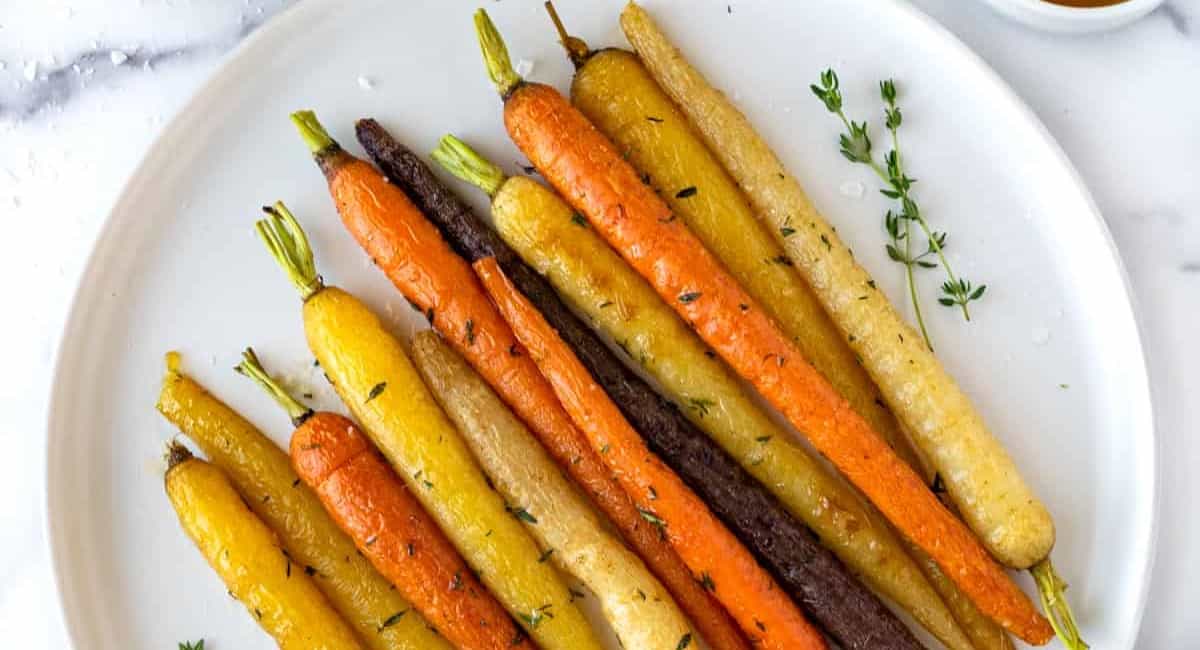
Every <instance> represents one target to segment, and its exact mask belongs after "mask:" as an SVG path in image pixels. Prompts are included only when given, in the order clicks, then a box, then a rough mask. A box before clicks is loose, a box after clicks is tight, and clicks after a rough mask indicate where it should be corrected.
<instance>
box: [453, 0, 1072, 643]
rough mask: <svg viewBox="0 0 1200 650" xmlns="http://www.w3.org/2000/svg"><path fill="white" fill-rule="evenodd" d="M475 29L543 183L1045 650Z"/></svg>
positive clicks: (1013, 599)
mask: <svg viewBox="0 0 1200 650" xmlns="http://www.w3.org/2000/svg"><path fill="white" fill-rule="evenodd" d="M476 27H477V30H478V32H479V36H480V42H481V45H482V47H483V50H484V57H485V60H486V62H487V64H488V71H489V74H490V76H491V77H492V81H493V82H494V83H495V84H496V86H497V88H498V90H499V91H500V94H501V96H502V97H504V99H505V102H504V122H505V127H506V128H507V129H508V132H509V135H510V137H511V138H512V139H513V141H514V142H515V143H516V144H517V146H518V148H520V149H521V150H522V151H523V152H524V153H525V155H526V157H528V158H529V160H530V162H531V163H533V165H534V166H535V167H537V168H538V170H539V171H540V172H541V174H542V176H543V177H544V178H546V179H547V180H548V181H549V182H550V184H551V185H553V186H554V187H555V189H556V190H558V192H559V194H561V195H562V196H563V197H565V198H566V199H567V200H568V201H569V202H570V203H571V204H572V205H573V206H574V207H575V209H576V210H578V211H579V212H580V213H581V214H582V215H583V216H584V217H586V218H587V219H588V221H589V222H590V223H591V224H592V225H593V227H595V228H596V230H597V232H599V233H600V234H601V235H602V236H603V237H604V238H605V239H606V240H608V242H609V244H610V245H612V246H613V248H615V249H616V250H617V251H618V252H619V253H621V255H622V256H623V257H624V258H625V259H626V261H627V262H629V264H630V265H631V266H633V267H634V269H636V270H637V271H638V272H639V273H641V274H642V275H643V277H645V278H646V279H647V280H649V282H650V284H651V285H652V286H654V288H655V290H656V291H658V293H659V295H660V296H662V298H663V300H665V301H667V303H668V304H670V305H671V306H672V308H674V309H675V310H676V312H677V313H679V314H680V316H681V317H683V319H684V320H686V321H687V322H688V323H689V324H690V325H691V326H692V327H693V328H694V329H695V330H696V332H697V333H698V334H700V336H701V338H703V339H704V340H705V341H706V342H707V343H708V344H709V345H710V346H711V347H712V348H713V350H714V351H716V352H717V353H718V354H719V355H721V357H722V358H724V359H725V361H726V363H728V364H729V365H730V366H731V367H732V368H733V369H734V370H735V371H737V372H738V374H740V375H741V376H742V377H743V378H745V379H747V380H748V381H749V382H750V383H751V384H752V385H754V386H755V387H756V388H757V389H758V391H759V392H760V393H761V394H762V395H763V396H764V397H765V398H767V400H768V401H769V402H770V403H771V404H772V405H773V406H774V407H775V408H777V409H778V410H779V411H780V412H782V413H783V415H784V416H785V417H787V419H788V420H790V421H791V423H792V424H793V425H795V426H796V428H798V429H800V430H801V431H803V432H804V433H805V435H806V436H807V437H808V440H809V441H810V442H812V444H813V446H814V447H816V448H817V450H818V451H820V452H821V453H822V454H824V455H825V456H826V457H827V458H829V459H830V460H831V461H832V462H833V463H834V465H835V466H837V468H838V469H839V470H841V472H842V473H843V474H844V475H845V476H846V477H847V478H848V479H850V481H851V482H852V483H854V484H855V485H856V486H857V487H858V488H859V489H860V490H862V491H863V493H865V494H866V495H867V497H868V498H869V499H871V501H872V502H873V503H874V504H875V505H876V507H877V508H879V510H880V512H882V513H883V515H884V516H885V517H887V519H888V520H889V521H890V522H891V523H892V525H894V526H895V527H896V528H897V529H898V530H899V531H900V532H901V533H902V534H904V535H905V536H907V537H908V538H909V539H910V540H911V541H913V542H914V543H916V544H917V545H918V546H920V547H921V548H922V549H923V550H924V551H926V552H927V553H929V554H930V556H931V557H933V558H934V559H935V560H937V562H938V565H939V566H941V567H942V569H943V570H944V571H945V572H946V573H947V574H949V575H951V576H953V578H954V580H955V582H956V583H957V584H958V585H959V587H960V588H962V590H963V591H964V592H965V593H966V594H968V595H969V596H970V597H971V598H972V600H973V601H975V603H976V604H977V605H978V606H979V608H980V609H981V610H982V611H983V612H985V613H986V614H988V615H989V616H990V617H992V618H993V619H994V620H996V622H998V623H1000V624H1001V625H1002V626H1004V627H1005V628H1006V629H1008V630H1009V631H1011V632H1013V633H1014V634H1016V635H1017V636H1019V637H1021V638H1023V639H1025V640H1026V641H1029V642H1031V643H1039V644H1040V643H1046V642H1047V641H1049V640H1050V638H1052V637H1053V630H1052V629H1051V628H1050V625H1049V623H1048V622H1047V621H1046V619H1045V618H1043V617H1042V616H1041V614H1040V613H1038V611H1037V609H1036V608H1035V607H1034V606H1033V603H1032V602H1030V600H1029V598H1028V597H1027V596H1026V595H1025V594H1024V593H1022V592H1021V590H1020V589H1019V588H1018V587H1017V586H1016V584H1015V583H1013V581H1012V580H1011V579H1010V578H1009V577H1008V576H1007V575H1006V574H1005V573H1004V571H1003V570H1002V569H1001V568H1000V566H999V565H997V564H996V563H995V561H994V560H992V558H991V557H990V556H989V555H988V554H987V551H986V550H984V548H983V547H982V546H981V545H980V544H979V542H978V540H976V539H975V538H974V537H973V536H972V535H971V533H970V531H969V530H968V529H967V528H966V526H965V525H963V523H962V522H961V521H959V520H958V519H957V518H955V517H954V515H953V514H951V513H950V512H949V511H948V510H947V509H946V508H945V506H943V505H942V503H941V502H940V501H939V500H938V499H937V497H936V496H935V495H934V494H933V492H932V491H930V489H929V487H928V486H926V485H925V483H924V481H922V480H921V478H920V477H919V476H918V475H917V473H916V472H915V471H914V470H913V469H912V468H911V467H909V466H908V465H907V464H905V463H904V461H902V460H901V459H900V458H899V457H897V456H896V453H895V452H894V451H893V450H892V449H891V448H890V447H889V446H888V445H887V443H886V442H884V441H883V440H882V439H881V438H880V437H879V436H878V434H876V433H875V432H874V431H872V430H871V428H870V425H868V424H867V422H866V421H865V420H863V418H862V417H861V416H860V415H858V414H857V413H855V412H854V410H853V409H852V408H851V407H850V405H849V403H847V402H846V400H845V398H843V397H842V396H841V395H839V394H838V393H837V392H836V391H835V390H834V389H833V388H832V387H831V386H830V385H829V382H828V381H826V380H825V379H824V378H823V377H821V375H820V374H819V373H817V372H816V371H815V370H813V368H812V366H810V365H808V363H807V362H806V361H804V357H803V355H801V354H800V353H799V351H798V350H797V349H796V347H795V345H794V344H793V343H792V342H791V341H790V340H789V339H788V338H787V337H786V336H785V335H784V334H783V333H782V332H781V331H780V330H779V327H778V326H777V325H776V324H775V323H774V321H772V320H771V319H770V317H768V316H767V314H766V313H765V312H764V311H763V310H762V308H761V307H759V306H758V305H757V303H756V302H755V301H754V299H753V298H751V297H750V296H749V295H748V294H747V293H746V292H745V290H743V289H742V288H741V287H740V286H739V285H738V284H737V283H736V282H735V281H734V280H733V279H732V278H731V277H730V276H729V275H728V273H727V272H726V271H725V270H724V268H723V267H722V266H721V265H720V263H718V262H717V261H716V259H715V258H714V257H713V256H712V254H711V253H709V252H708V250H707V249H705V248H704V246H703V244H701V243H700V241H699V240H698V239H696V237H695V236H694V235H692V234H691V233H690V232H689V231H688V230H687V229H686V227H685V226H683V224H681V223H680V222H679V221H678V220H677V219H676V218H675V217H674V216H673V215H672V214H671V211H670V210H669V209H668V208H667V206H666V204H664V203H663V201H662V199H660V198H659V197H658V195H657V194H655V193H654V191H653V190H652V189H650V188H649V187H647V186H646V185H645V184H644V183H642V181H641V179H640V178H639V176H638V175H637V172H636V171H634V170H633V168H632V167H630V166H629V164H628V163H627V162H626V161H625V160H624V159H623V158H622V157H621V155H620V153H618V152H617V150H616V149H615V148H614V147H613V145H612V143H610V142H609V141H608V140H607V139H606V138H605V137H604V136H603V135H601V134H600V133H599V132H598V131H597V130H596V128H595V127H594V126H592V124H591V123H590V122H588V121H587V118H585V117H584V116H583V115H582V114H581V113H579V111H578V110H576V109H575V108H574V107H572V106H571V105H570V103H569V102H568V101H567V100H566V98H564V97H563V96H562V95H561V94H559V93H558V91H556V90H554V89H553V88H551V87H549V86H545V85H542V84H532V83H527V82H524V81H523V80H522V79H521V78H520V77H519V76H518V75H517V74H516V73H515V72H514V71H513V69H512V65H511V63H509V60H508V54H507V52H506V51H505V48H504V44H503V41H502V40H501V39H500V36H499V34H498V33H497V32H496V30H495V27H494V26H493V25H492V24H491V21H490V20H488V19H487V16H486V13H484V12H483V11H482V10H480V11H479V12H477V13H476Z"/></svg>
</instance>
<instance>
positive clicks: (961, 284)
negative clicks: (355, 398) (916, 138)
mask: <svg viewBox="0 0 1200 650" xmlns="http://www.w3.org/2000/svg"><path fill="white" fill-rule="evenodd" d="M819 82H820V83H819V84H813V85H812V86H810V88H811V89H812V91H813V94H814V95H816V96H817V98H818V99H820V100H821V102H822V103H823V104H825V108H826V110H828V111H829V112H830V113H833V114H834V115H836V116H837V117H838V118H839V119H840V120H841V122H842V126H844V127H845V129H846V130H845V132H843V133H842V134H840V135H839V136H838V145H839V147H840V151H841V153H842V156H844V157H845V158H846V160H849V161H850V162H852V163H859V164H863V165H866V166H868V167H870V168H871V170H872V171H874V172H875V174H876V175H877V176H879V178H880V179H881V180H883V182H884V183H885V184H886V187H885V188H883V189H880V190H879V191H880V193H882V194H883V195H884V196H886V197H888V198H890V199H894V200H895V201H896V202H897V203H898V204H899V207H898V210H896V211H893V210H888V211H887V213H886V214H885V215H884V228H885V229H886V230H887V233H888V236H889V238H890V240H891V241H890V242H889V243H888V244H887V245H886V250H887V254H888V257H889V258H891V259H892V260H893V261H895V262H897V263H898V264H901V265H903V266H904V270H905V276H906V280H907V282H908V290H909V297H910V299H911V301H912V305H913V311H914V313H915V314H916V317H917V324H918V325H919V326H920V328H921V335H922V336H923V337H924V338H925V345H927V346H928V347H929V349H930V350H932V349H933V342H932V340H930V337H929V331H928V330H927V328H926V327H925V319H924V316H923V315H922V313H921V303H920V300H919V298H918V296H917V287H916V283H915V281H914V273H913V271H914V269H932V268H937V267H938V266H941V267H942V270H943V271H944V272H945V274H946V281H945V282H944V283H942V295H941V297H939V298H938V303H939V304H941V305H944V306H946V307H951V308H954V307H957V308H958V309H960V310H961V311H962V314H963V318H964V319H966V320H968V321H970V320H971V312H970V311H969V309H968V307H967V306H968V304H969V303H971V302H974V301H976V300H979V299H980V298H982V297H983V294H984V292H985V291H987V285H982V284H981V285H979V286H978V287H976V286H973V285H972V284H971V282H970V281H968V280H966V279H965V278H962V277H960V276H957V275H955V274H954V271H953V269H951V268H950V262H949V261H948V260H947V259H946V255H945V250H946V233H944V232H938V231H936V230H933V228H932V227H930V225H929V221H928V220H926V218H925V215H924V214H922V212H921V209H920V206H918V205H917V202H916V200H915V199H914V198H913V197H912V193H911V190H912V186H913V184H914V183H916V179H914V178H911V177H910V176H908V174H906V173H905V170H904V163H903V159H902V158H901V156H900V139H899V136H898V132H899V130H900V125H901V124H902V123H903V121H904V116H903V114H902V113H901V112H900V107H899V106H898V105H897V104H896V83H895V82H894V81H893V80H891V79H887V80H885V81H881V82H879V95H880V97H881V98H882V100H883V104H884V108H883V114H884V126H885V127H886V128H887V131H888V133H889V134H890V135H891V150H890V151H888V152H887V154H886V155H884V157H883V160H882V162H880V161H878V160H876V158H875V155H874V153H873V152H872V145H871V137H870V135H869V133H868V127H867V123H866V121H863V122H854V121H853V120H850V119H848V118H847V117H846V113H845V111H844V110H843V108H842V93H841V90H840V89H839V87H838V78H837V73H835V72H834V71H833V70H832V69H830V70H826V71H824V72H822V73H821V76H820V80H819ZM913 223H916V224H917V226H918V227H919V228H920V229H921V232H922V233H923V234H924V236H925V250H924V251H922V252H920V253H916V252H915V251H914V250H913V243H912V239H913V238H912V224H913ZM822 240H823V241H824V242H825V244H826V246H829V245H830V243H829V241H828V240H827V238H825V237H824V236H822ZM935 259H936V261H934V260H935Z"/></svg>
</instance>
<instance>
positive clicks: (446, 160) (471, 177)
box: [430, 134, 508, 196]
mask: <svg viewBox="0 0 1200 650" xmlns="http://www.w3.org/2000/svg"><path fill="white" fill-rule="evenodd" d="M430 157H431V158H433V160H434V161H435V162H436V163H437V164H439V165H441V166H442V167H443V168H445V170H446V171H448V172H450V173H451V174H454V175H455V176H456V177H458V178H460V179H462V180H464V181H467V182H468V183H470V184H472V185H475V186H476V187H478V188H479V189H481V190H483V191H484V192H487V195H488V196H495V195H496V192H498V191H500V186H501V185H504V181H506V180H508V179H507V177H506V176H505V175H504V171H503V170H501V169H500V168H499V167H498V166H496V165H495V164H494V163H492V162H491V161H489V160H488V159H486V158H484V157H483V156H481V155H480V154H479V153H478V152H477V151H475V150H474V149H472V148H471V147H470V146H468V145H467V143H465V142H463V141H462V140H459V139H458V138H456V137H454V136H453V135H450V134H446V135H444V136H442V139H441V140H439V141H438V146H437V148H436V149H434V150H433V153H431V154H430Z"/></svg>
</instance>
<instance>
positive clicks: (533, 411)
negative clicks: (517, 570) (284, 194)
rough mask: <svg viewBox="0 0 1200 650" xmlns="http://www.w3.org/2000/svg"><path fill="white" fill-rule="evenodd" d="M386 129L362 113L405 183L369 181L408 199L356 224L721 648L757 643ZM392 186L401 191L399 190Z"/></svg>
mask: <svg viewBox="0 0 1200 650" xmlns="http://www.w3.org/2000/svg"><path fill="white" fill-rule="evenodd" d="M384 136H386V133H384V132H383V131H382V128H380V127H379V126H378V124H376V123H374V122H373V121H370V120H364V121H361V122H359V124H358V137H359V140H360V141H362V143H363V145H364V147H365V148H366V149H367V150H368V151H370V152H371V154H372V155H373V156H374V157H375V159H376V160H377V161H379V162H380V164H381V166H382V167H384V168H385V169H386V170H388V172H389V174H391V175H392V177H393V178H394V179H396V184H392V183H388V182H386V181H385V179H384V178H383V177H380V176H376V177H372V178H370V179H369V182H370V185H369V186H368V187H369V190H370V192H371V193H372V195H373V196H381V197H389V201H390V202H391V203H393V204H395V205H396V206H404V207H403V209H401V207H395V209H393V210H391V211H389V212H386V213H385V212H381V211H376V210H369V209H367V208H370V206H364V208H363V211H361V212H359V211H354V212H351V211H346V212H343V213H342V219H343V222H344V223H345V224H346V226H347V228H348V229H349V230H350V232H351V234H353V235H354V237H355V239H357V240H358V242H359V244H360V245H362V246H363V248H364V249H366V251H367V253H368V254H369V255H370V256H371V257H372V258H373V259H375V260H376V262H377V263H378V265H379V268H380V269H381V270H383V271H384V273H386V274H387V276H388V278H389V279H391V281H392V283H393V284H395V285H396V287H397V288H398V289H399V290H400V292H401V293H403V294H404V296H405V297H406V298H407V299H408V300H409V301H410V302H411V303H412V304H413V305H414V306H415V307H416V308H417V309H418V310H420V311H421V312H422V313H424V314H425V315H426V317H427V318H429V320H430V324H431V325H433V328H434V329H435V330H437V331H438V332H439V333H441V335H442V337H443V338H444V339H445V340H446V341H447V342H448V343H449V344H450V345H451V347H453V348H454V349H455V350H456V351H457V352H458V353H459V354H461V355H463V357H464V358H465V359H466V360H467V361H468V362H469V363H470V364H471V366H472V367H474V368H475V370H476V371H477V372H479V374H480V375H481V376H482V377H483V378H484V379H485V380H486V381H487V382H488V383H489V384H490V385H491V386H492V388H493V389H494V390H495V391H496V393H497V394H498V395H500V397H501V398H502V399H503V400H504V401H505V402H506V403H507V404H508V405H509V407H510V408H512V409H513V411H514V412H515V413H516V414H517V415H518V416H519V417H520V418H521V419H522V420H524V422H525V424H526V425H527V426H528V427H529V429H530V431H531V432H532V433H533V434H534V435H535V436H537V438H538V440H539V441H540V442H541V443H542V445H543V446H544V447H545V448H546V450H547V451H548V452H550V455H551V456H553V457H554V459H555V461H556V462H557V463H558V464H559V465H560V466H561V467H562V468H563V469H564V470H565V471H566V472H567V473H568V475H569V476H571V478H572V479H574V480H575V482H576V483H578V484H579V485H580V486H581V487H582V488H583V489H584V490H585V491H586V492H587V494H588V495H589V496H590V497H591V499H592V501H593V502H594V503H595V504H596V506H597V507H598V508H599V509H600V510H601V511H602V512H603V513H604V514H605V515H607V516H608V518H609V519H610V520H611V521H612V522H613V523H614V524H615V525H616V527H617V529H618V530H619V531H620V532H621V535H622V536H623V537H624V538H625V541H626V542H628V543H629V545H630V546H631V547H632V548H633V550H634V551H635V552H636V553H637V554H638V555H640V556H641V558H642V559H643V560H644V561H645V562H646V565H647V566H648V567H649V568H650V570H651V571H652V572H654V574H655V575H656V576H657V577H658V579H659V580H661V581H662V582H663V584H664V585H665V586H666V588H667V590H668V591H669V592H670V593H671V595H672V596H674V597H675V602H677V603H678V604H679V606H680V608H681V609H683V611H684V613H685V614H687V615H688V617H689V618H690V619H691V620H692V623H693V624H694V625H695V627H696V628H697V630H699V632H700V635H701V636H702V637H703V638H704V640H705V641H706V642H707V643H708V645H709V646H710V647H712V648H713V649H714V650H744V649H746V648H748V646H747V644H746V641H745V640H744V639H743V638H742V636H741V634H740V633H739V632H738V629H737V626H735V625H734V624H733V622H732V621H731V620H730V619H729V616H728V614H727V613H725V611H724V610H723V608H722V607H721V606H720V604H718V603H717V602H716V601H715V600H713V599H712V597H711V595H710V594H708V593H705V591H704V590H703V589H701V588H700V586H699V585H698V584H697V583H696V581H695V580H694V579H693V578H692V575H691V573H690V572H689V571H688V569H687V566H686V565H684V564H683V562H682V561H681V560H680V559H679V557H678V555H676V554H675V552H674V551H672V550H671V547H670V545H669V544H667V543H666V541H665V540H663V539H661V538H660V537H659V536H658V534H657V531H656V530H655V529H654V527H653V526H651V525H650V524H648V523H647V522H646V521H645V520H644V519H642V517H641V516H640V515H639V514H638V511H637V508H636V507H634V504H633V501H631V500H630V498H629V497H628V496H627V495H626V494H625V492H624V491H623V490H622V489H621V486H620V485H618V484H617V482H616V480H615V479H614V478H613V477H612V476H611V475H610V474H609V472H608V470H607V469H605V467H604V465H603V463H602V462H601V461H600V459H599V457H598V456H597V455H596V453H595V452H594V451H592V449H591V447H589V446H588V443H587V441H586V440H585V439H584V437H583V435H582V434H581V433H580V432H579V431H578V430H577V429H576V428H575V427H574V425H572V424H571V420H570V418H568V417H567V414H566V413H564V412H563V410H562V407H561V406H560V405H559V403H558V400H557V398H556V397H555V396H554V391H553V389H552V388H551V387H550V385H549V384H548V383H547V382H546V380H545V378H544V377H542V375H541V374H540V373H539V372H538V369H537V366H535V365H534V364H533V362H532V361H531V360H530V359H529V358H528V357H527V356H526V355H524V354H522V353H521V349H520V344H518V343H517V340H516V338H515V337H514V336H513V333H512V330H511V329H509V327H508V324H507V323H505V322H504V318H503V317H502V316H501V315H500V314H499V312H497V311H496V308H495V306H493V305H492V303H491V302H490V301H489V299H488V297H487V294H486V293H485V292H484V290H483V287H481V286H480V284H479V281H478V279H476V278H475V275H474V273H473V272H472V271H471V268H470V267H469V266H468V265H467V263H466V262H465V261H464V260H463V259H462V258H461V257H459V256H457V255H455V254H454V251H453V250H451V248H450V247H449V246H448V245H447V243H446V242H445V241H444V240H443V239H442V238H441V236H440V235H439V233H438V229H437V227H435V226H434V225H433V224H431V223H430V222H429V221H428V220H427V219H426V217H425V216H423V215H422V214H421V213H420V212H419V211H418V210H417V209H416V208H415V207H413V206H412V205H411V203H409V202H408V199H407V198H405V197H404V195H403V193H402V191H401V190H400V189H398V187H397V185H399V186H401V187H407V188H409V189H410V190H412V191H413V192H414V196H415V197H422V198H421V200H422V201H423V205H424V206H425V207H426V209H427V210H428V212H427V215H428V217H429V218H430V219H435V220H437V222H438V225H439V226H440V227H441V228H442V229H443V230H444V231H446V232H451V231H452V230H453V228H454V223H455V220H456V219H457V218H458V217H457V216H456V215H459V214H463V213H462V212H461V211H458V210H456V208H455V207H454V206H455V204H454V203H453V202H450V201H448V200H445V197H446V196H452V194H451V193H450V192H448V191H447V190H445V188H444V187H442V186H441V185H440V183H438V182H437V181H436V179H434V177H433V174H432V172H431V171H430V170H429V169H428V168H427V167H426V166H425V165H424V163H422V162H420V160H419V159H417V158H416V157H415V156H412V155H411V154H408V155H405V153H404V152H403V151H401V150H400V149H399V148H397V147H395V146H394V145H395V144H396V143H395V141H394V140H391V139H390V138H385V137H384ZM364 182H365V181H364ZM332 183H333V184H334V186H339V187H340V186H342V185H344V184H345V183H344V181H340V180H334V181H333V182H332ZM418 190H419V191H418ZM392 195H398V196H397V197H396V198H391V197H392ZM459 205H461V204H459ZM473 232H474V233H476V234H477V235H483V236H482V237H467V236H465V235H464V236H458V235H455V236H454V237H453V240H454V242H455V246H456V248H457V249H458V250H459V251H460V252H461V253H462V254H463V255H467V256H468V259H472V260H474V259H477V258H478V257H479V256H489V255H495V254H502V252H501V251H503V250H504V249H505V247H504V245H503V242H501V241H500V240H499V238H497V237H496V236H495V235H494V233H491V231H488V230H486V229H483V230H478V229H477V230H474V231H473ZM485 233H486V234H485ZM496 244H498V245H499V248H496V247H495V246H496Z"/></svg>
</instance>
